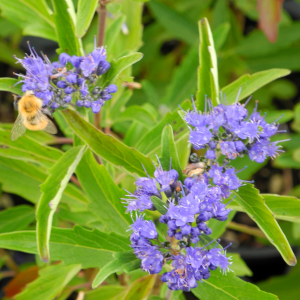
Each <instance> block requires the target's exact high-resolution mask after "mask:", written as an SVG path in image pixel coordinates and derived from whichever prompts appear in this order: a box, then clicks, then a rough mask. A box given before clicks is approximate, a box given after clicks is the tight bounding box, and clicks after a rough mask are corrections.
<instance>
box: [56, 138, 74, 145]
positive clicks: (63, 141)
mask: <svg viewBox="0 0 300 300" xmlns="http://www.w3.org/2000/svg"><path fill="white" fill-rule="evenodd" d="M53 144H54V145H55V144H73V139H70V138H66V137H57V138H55V141H54V143H53Z"/></svg>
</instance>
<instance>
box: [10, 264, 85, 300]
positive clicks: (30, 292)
mask: <svg viewBox="0 0 300 300" xmlns="http://www.w3.org/2000/svg"><path fill="white" fill-rule="evenodd" d="M80 269H81V265H70V266H64V265H63V264H62V263H60V264H59V265H52V266H47V267H46V268H44V269H41V270H40V272H39V277H38V278H37V279H36V280H34V281H32V282H30V283H29V284H28V285H27V286H26V287H25V289H23V290H22V292H21V293H19V294H17V295H16V297H14V299H16V300H40V299H43V300H52V299H55V298H56V297H57V296H58V295H59V294H60V293H61V291H62V290H63V288H64V287H65V286H66V285H67V284H68V283H69V282H70V280H71V279H72V278H73V277H74V276H75V275H77V273H78V272H79V271H80Z"/></svg>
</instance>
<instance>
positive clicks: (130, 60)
mask: <svg viewBox="0 0 300 300" xmlns="http://www.w3.org/2000/svg"><path fill="white" fill-rule="evenodd" d="M142 58H143V54H142V53H140V52H136V53H133V54H129V55H127V56H123V57H121V58H119V59H117V60H113V61H112V62H111V67H110V69H109V70H108V72H107V73H105V74H104V75H102V76H101V77H99V79H98V81H97V82H96V85H99V86H101V87H102V88H104V87H106V86H108V85H109V84H111V83H114V81H115V80H116V79H117V77H118V76H119V75H120V74H121V72H122V71H123V70H125V69H127V68H128V67H130V66H131V65H133V64H134V63H136V62H138V61H139V60H141V59H142Z"/></svg>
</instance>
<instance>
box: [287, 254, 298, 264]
mask: <svg viewBox="0 0 300 300" xmlns="http://www.w3.org/2000/svg"><path fill="white" fill-rule="evenodd" d="M296 264H297V258H296V257H295V256H293V257H292V258H291V259H289V260H288V265H289V266H295V265H296Z"/></svg>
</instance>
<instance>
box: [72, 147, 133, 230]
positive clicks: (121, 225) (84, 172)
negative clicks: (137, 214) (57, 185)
mask: <svg viewBox="0 0 300 300" xmlns="http://www.w3.org/2000/svg"><path fill="white" fill-rule="evenodd" d="M76 175H77V177H78V179H79V182H80V184H81V186H82V189H83V191H84V193H85V194H86V195H87V197H88V198H89V200H90V203H89V205H88V206H89V208H90V210H91V211H92V212H93V213H95V215H96V216H97V219H98V220H99V221H100V222H101V223H102V224H103V225H104V226H106V227H107V229H109V230H111V231H113V232H116V233H118V234H122V235H127V234H126V230H127V229H128V228H129V225H130V223H131V219H130V216H129V215H128V214H125V208H124V205H123V204H122V203H121V202H120V198H122V196H123V192H122V191H121V190H120V189H119V188H118V186H117V185H116V184H115V183H114V181H113V179H112V178H111V176H110V174H109V172H108V171H107V170H106V168H105V167H104V166H103V165H99V164H98V163H97V162H96V161H95V158H94V157H93V154H92V152H91V151H90V150H88V151H87V152H86V153H85V155H84V156H83V158H82V160H81V161H80V163H79V165H78V167H77V169H76Z"/></svg>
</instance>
